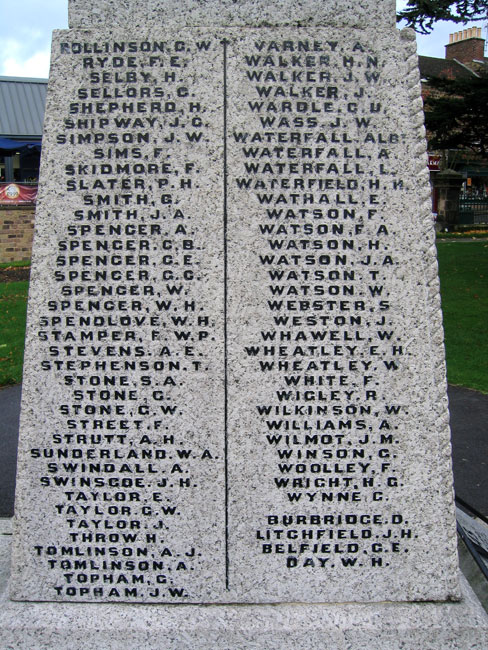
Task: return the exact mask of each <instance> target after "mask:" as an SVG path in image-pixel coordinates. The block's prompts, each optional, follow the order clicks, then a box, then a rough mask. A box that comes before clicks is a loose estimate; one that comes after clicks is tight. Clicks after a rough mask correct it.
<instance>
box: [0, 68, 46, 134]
mask: <svg viewBox="0 0 488 650" xmlns="http://www.w3.org/2000/svg"><path fill="white" fill-rule="evenodd" d="M46 91H47V79H29V78H27V77H0V137H8V138H18V137H20V138H26V137H29V138H32V137H34V138H40V137H41V136H42V123H43V121H44V106H45V103H46Z"/></svg>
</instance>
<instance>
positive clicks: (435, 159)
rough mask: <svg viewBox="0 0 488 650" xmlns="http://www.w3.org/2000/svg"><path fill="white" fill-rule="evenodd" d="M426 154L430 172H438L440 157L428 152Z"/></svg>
mask: <svg viewBox="0 0 488 650" xmlns="http://www.w3.org/2000/svg"><path fill="white" fill-rule="evenodd" d="M428 155H429V170H430V171H431V172H438V171H439V170H440V166H441V157H440V156H433V155H432V154H430V153H429V154H428Z"/></svg>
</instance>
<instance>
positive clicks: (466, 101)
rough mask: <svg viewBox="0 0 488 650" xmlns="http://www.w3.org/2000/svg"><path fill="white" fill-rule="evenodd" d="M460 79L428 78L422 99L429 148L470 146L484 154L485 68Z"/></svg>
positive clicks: (487, 139)
mask: <svg viewBox="0 0 488 650" xmlns="http://www.w3.org/2000/svg"><path fill="white" fill-rule="evenodd" d="M477 74H478V75H479V76H474V75H473V76H472V77H466V78H464V79H440V78H434V79H430V80H429V82H428V86H429V88H430V89H437V90H439V91H440V93H441V94H440V95H439V96H434V95H431V96H429V94H427V97H426V98H425V126H426V128H427V132H428V134H429V146H430V148H431V149H471V150H472V151H474V152H475V153H477V154H480V155H482V156H484V157H488V71H486V70H484V71H480V72H478V73H477Z"/></svg>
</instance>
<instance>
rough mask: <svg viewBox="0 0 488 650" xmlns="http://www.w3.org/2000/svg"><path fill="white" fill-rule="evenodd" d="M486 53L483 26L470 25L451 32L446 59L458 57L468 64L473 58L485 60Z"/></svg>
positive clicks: (461, 61) (458, 59) (460, 60)
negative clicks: (467, 27) (482, 34)
mask: <svg viewBox="0 0 488 650" xmlns="http://www.w3.org/2000/svg"><path fill="white" fill-rule="evenodd" d="M484 54H485V39H484V38H483V37H482V36H481V27H470V28H469V29H463V30H461V31H460V32H455V33H454V34H449V44H448V45H446V59H457V61H459V62H460V63H464V64H468V63H471V62H472V61H473V59H477V60H478V61H483V57H484Z"/></svg>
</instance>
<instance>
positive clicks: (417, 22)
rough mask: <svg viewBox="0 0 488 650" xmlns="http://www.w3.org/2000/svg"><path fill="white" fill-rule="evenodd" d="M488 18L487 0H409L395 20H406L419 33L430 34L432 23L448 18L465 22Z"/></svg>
mask: <svg viewBox="0 0 488 650" xmlns="http://www.w3.org/2000/svg"><path fill="white" fill-rule="evenodd" d="M487 19H488V0H454V1H453V0H409V2H408V4H407V7H406V8H405V9H404V10H403V11H400V12H399V13H398V14H397V21H398V22H400V21H401V20H406V22H407V27H412V28H413V29H414V30H415V31H416V32H419V33H420V34H430V32H431V31H432V29H433V25H434V23H436V22H438V21H440V20H449V21H453V22H455V23H462V24H464V25H465V24H466V23H468V22H474V21H478V20H487Z"/></svg>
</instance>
